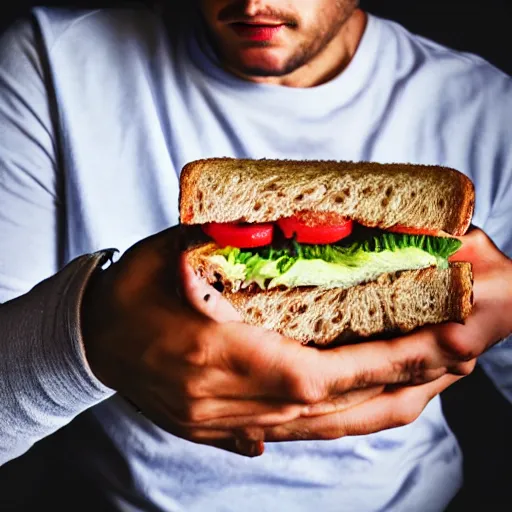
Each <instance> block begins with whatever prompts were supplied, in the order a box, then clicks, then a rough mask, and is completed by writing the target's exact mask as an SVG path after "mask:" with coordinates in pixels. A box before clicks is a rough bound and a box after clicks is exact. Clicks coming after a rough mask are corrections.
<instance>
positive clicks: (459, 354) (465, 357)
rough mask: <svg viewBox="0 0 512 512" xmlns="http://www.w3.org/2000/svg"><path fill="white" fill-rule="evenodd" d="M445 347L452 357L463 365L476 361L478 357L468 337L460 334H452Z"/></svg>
mask: <svg viewBox="0 0 512 512" xmlns="http://www.w3.org/2000/svg"><path fill="white" fill-rule="evenodd" d="M443 345H444V347H445V348H446V350H448V352H449V353H450V355H451V356H453V357H454V358H455V359H456V360H457V361H460V362H463V363H465V362H468V361H471V360H473V359H475V358H476V357H477V355H478V354H476V353H475V351H474V349H473V347H472V343H471V341H470V339H469V337H468V336H467V335H464V336H463V335H461V334H459V333H456V332H452V335H451V336H450V337H449V338H448V339H447V340H445V342H444V343H443Z"/></svg>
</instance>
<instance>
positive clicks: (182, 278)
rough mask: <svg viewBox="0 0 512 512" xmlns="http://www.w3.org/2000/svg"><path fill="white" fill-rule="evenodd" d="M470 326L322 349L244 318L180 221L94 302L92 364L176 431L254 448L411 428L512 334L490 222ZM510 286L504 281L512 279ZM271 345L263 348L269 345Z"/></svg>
mask: <svg viewBox="0 0 512 512" xmlns="http://www.w3.org/2000/svg"><path fill="white" fill-rule="evenodd" d="M461 239H462V241H463V243H464V248H463V250H461V251H460V253H458V254H457V259H459V260H465V261H471V262H472V263H473V265H474V277H475V286H474V293H475V307H474V312H473V313H472V315H471V316H470V318H469V319H468V321H467V323H466V325H459V324H445V325H438V326H434V327H431V328H424V329H421V330H419V331H417V332H415V333H413V334H409V335H407V336H404V337H401V338H396V339H394V340H392V341H381V342H380V341H372V342H368V343H360V344H357V345H350V346H345V347H340V348H336V349H332V350H317V349H315V348H311V347H305V346H302V345H301V344H299V343H297V342H296V341H294V340H290V339H286V338H283V337H281V336H280V335H278V334H276V333H272V332H269V331H265V330H263V329H261V328H257V327H253V326H249V325H246V324H243V323H241V322H240V321H239V318H238V314H237V313H236V312H235V311H234V310H233V309H232V307H231V305H230V304H229V303H228V302H227V301H225V300H224V299H223V298H222V296H221V295H220V294H219V293H218V292H217V291H216V290H215V289H213V288H212V287H210V286H208V285H207V284H205V283H204V282H203V281H201V280H200V279H199V278H198V277H197V276H196V275H195V274H194V272H193V271H192V270H191V269H190V268H189V267H187V266H186V265H185V263H184V262H183V260H182V259H181V257H180V247H181V246H182V238H181V231H180V228H172V229H170V230H167V231H164V232H162V233H160V234H158V235H154V236H153V237H150V238H148V239H146V240H143V241H141V242H139V243H138V244H136V245H135V246H134V247H133V248H131V249H130V250H129V251H128V252H127V253H125V254H124V255H123V257H122V258H121V259H120V260H119V261H118V262H117V263H115V264H114V265H112V266H111V267H110V268H109V269H107V270H106V271H103V272H101V273H99V274H97V275H96V277H95V278H94V280H93V281H92V282H91V283H90V285H89V287H88V289H87V290H86V294H85V297H84V302H83V309H82V324H83V336H84V344H85V349H86V355H87V358H88V361H89V364H90V367H91V369H92V371H93V373H94V374H95V375H96V376H97V377H98V378H99V379H100V380H101V381H102V382H103V383H104V384H106V385H107V386H110V387H111V388H113V389H115V390H117V391H119V392H120V393H121V394H122V395H124V396H126V397H127V398H128V399H129V400H130V401H131V402H133V403H135V404H137V406H138V407H139V408H140V409H141V410H142V412H143V413H144V414H145V415H146V416H147V417H148V418H150V419H152V420H153V421H155V422H156V423H157V424H158V425H159V426H161V427H162V428H164V429H166V430H167V431H169V432H171V433H173V434H175V435H177V436H180V437H182V438H184V439H188V440H191V441H194V442H198V443H205V444H210V445H214V446H217V447H219V448H223V449H226V450H230V451H235V452H238V453H241V454H244V455H248V456H255V455H260V454H261V453H262V452H263V442H264V441H290V440H297V439H301V440H304V439H334V438H339V437H342V436H346V435H361V434H367V433H370V432H376V431H379V430H383V429H387V428H393V427H397V426H401V425H406V424H409V423H411V422H412V421H414V420H415V419H416V418H417V417H418V416H419V414H420V413H421V412H422V410H423V409H424V408H425V406H426V405H427V404H428V402H429V401H430V400H431V399H432V398H433V397H434V396H436V395H437V394H438V393H440V392H441V391H443V390H444V389H445V388H446V387H448V386H449V385H451V384H453V383H454V382H456V381H457V380H459V379H460V378H461V377H462V376H464V375H468V374H469V373H471V371H472V370H473V368H474V366H475V363H476V357H478V356H479V355H480V354H481V353H483V352H484V351H485V350H487V349H488V348H489V347H491V346H492V345H493V344H494V343H496V342H497V341H498V340H500V339H502V338H504V337H506V336H508V335H509V334H510V333H512V319H511V317H510V314H509V312H510V310H511V308H512V297H511V296H510V290H511V289H512V261H511V260H510V259H509V258H507V257H506V256H504V255H503V254H502V253H501V252H500V251H499V250H498V249H497V248H496V247H495V246H494V245H493V243H492V242H491V241H490V239H489V238H488V237H487V236H486V235H485V234H484V233H483V232H482V231H480V230H478V229H475V230H473V231H472V232H471V233H470V234H468V235H466V236H464V237H461ZM505 285H507V286H505ZM262 347H263V348H262Z"/></svg>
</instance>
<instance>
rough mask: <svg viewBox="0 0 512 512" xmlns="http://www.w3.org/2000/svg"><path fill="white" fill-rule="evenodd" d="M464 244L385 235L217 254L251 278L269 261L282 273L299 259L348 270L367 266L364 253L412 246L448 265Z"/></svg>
mask: <svg viewBox="0 0 512 512" xmlns="http://www.w3.org/2000/svg"><path fill="white" fill-rule="evenodd" d="M461 246H462V242H460V240H457V239H456V238H449V237H436V236H428V235H409V234H396V233H383V234H380V235H378V236H373V237H371V238H370V239H368V240H364V241H357V242H353V243H352V244H350V245H338V244H330V245H306V244H299V243H297V242H295V241H294V242H292V244H291V246H290V247H286V248H280V249H275V248H273V247H265V248H263V249H238V248H236V247H225V248H223V249H220V250H219V251H218V252H217V253H216V254H220V255H223V256H224V257H225V258H226V259H227V261H228V262H229V263H230V264H232V265H235V264H237V263H242V264H244V265H245V266H246V275H247V276H248V277H249V276H251V275H254V274H256V273H257V272H258V270H259V269H260V268H261V267H263V266H264V265H266V264H267V263H269V262H274V263H275V264H276V268H277V270H278V271H279V273H280V274H284V273H285V272H287V271H288V270H289V269H290V268H291V266H292V265H293V264H294V263H295V262H296V261H298V260H313V259H319V260H323V261H326V262H327V263H339V264H342V265H345V266H348V267H351V266H353V267H358V266H361V264H364V260H365V254H368V253H378V252H382V251H392V252H395V251H400V250H402V249H407V248H409V247H414V248H417V249H420V250H422V251H424V252H427V253H429V254H431V255H432V256H435V257H436V258H437V259H438V263H439V265H440V266H443V267H445V266H447V259H448V258H449V257H450V256H451V255H453V254H455V253H456V252H457V251H458V250H459V249H460V247H461Z"/></svg>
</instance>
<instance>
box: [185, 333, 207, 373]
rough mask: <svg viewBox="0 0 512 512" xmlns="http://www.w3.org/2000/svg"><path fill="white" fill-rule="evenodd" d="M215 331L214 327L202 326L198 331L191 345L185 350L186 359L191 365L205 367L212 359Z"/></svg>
mask: <svg viewBox="0 0 512 512" xmlns="http://www.w3.org/2000/svg"><path fill="white" fill-rule="evenodd" d="M213 337H214V333H213V332H212V328H211V327H209V328H202V329H200V330H199V332H197V333H196V335H195V337H194V338H193V340H192V341H190V342H189V346H188V347H187V349H186V350H185V352H184V356H183V358H184V360H185V362H186V363H188V364H189V365H190V366H194V367H197V368H204V367H206V366H208V364H209V362H210V360H211V348H212V345H213V344H212V339H213Z"/></svg>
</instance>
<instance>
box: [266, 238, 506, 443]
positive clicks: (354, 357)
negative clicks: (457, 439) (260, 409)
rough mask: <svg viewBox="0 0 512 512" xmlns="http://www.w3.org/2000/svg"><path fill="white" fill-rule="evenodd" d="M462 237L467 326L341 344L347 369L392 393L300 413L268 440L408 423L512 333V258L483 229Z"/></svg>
mask: <svg viewBox="0 0 512 512" xmlns="http://www.w3.org/2000/svg"><path fill="white" fill-rule="evenodd" d="M461 240H462V241H463V243H464V245H463V247H462V249H461V250H460V251H459V252H458V253H457V254H456V257H454V258H453V259H454V260H458V261H470V262H471V263H472V264H473V274H474V308H473V312H472V314H471V315H470V317H469V318H468V319H467V321H466V324H465V325H460V324H455V323H449V324H444V325H438V326H434V327H431V328H424V329H421V330H419V331H418V332H416V333H414V334H410V335H408V336H404V337H401V338H397V339H395V340H392V341H382V342H369V343H362V344H360V345H352V346H347V347H341V348H339V349H336V350H335V351H334V352H336V353H337V355H338V357H339V365H340V372H343V373H344V374H345V376H347V373H348V374H351V375H353V376H358V380H357V384H358V385H359V386H363V387H364V386H375V385H379V384H385V385H387V386H386V390H385V391H384V392H383V393H382V394H380V395H378V396H376V397H374V398H372V399H370V400H368V401H366V402H364V403H362V404H360V405H357V406H355V407H352V408H350V409H347V410H345V411H341V412H333V410H334V407H333V406H332V405H330V404H329V403H320V404H318V405H313V406H312V407H311V408H310V410H309V412H306V411H303V413H302V417H301V418H298V419H296V420H293V421H291V422H289V423H287V424H284V425H278V426H275V427H272V428H267V429H265V431H264V433H263V434H261V435H262V437H264V438H265V440H267V441H285V440H290V439H302V440H303V439H334V438H339V437H343V436H346V435H362V434H369V433H372V432H376V431H380V430H383V429H388V428H392V427H397V426H402V425H407V424H409V423H411V422H412V421H414V420H415V419H416V418H417V417H418V416H419V415H420V414H421V412H422V411H423V409H424V408H425V406H426V405H427V404H428V402H429V401H430V400H431V399H432V398H433V397H434V396H436V395H437V394H439V393H440V392H441V391H443V390H444V389H446V388H447V387H448V386H450V385H451V384H453V383H454V382H456V381H457V380H459V379H460V378H462V376H465V375H468V374H469V373H470V372H471V371H472V370H473V368H474V366H475V364H476V358H477V357H478V356H479V355H481V354H482V353H483V352H485V351H486V350H487V349H488V348H490V347H491V346H493V345H494V344H495V343H497V342H498V341H500V340H502V339H504V338H506V337H508V336H509V335H511V334H512V314H511V313H512V261H511V260H510V259H509V258H507V257H506V256H505V255H503V254H502V253H501V252H500V251H499V250H498V249H497V248H496V246H495V245H494V244H493V243H492V242H491V240H490V239H489V238H488V237H487V236H486V235H485V234H484V232H483V231H481V230H479V229H474V230H472V231H471V232H470V233H469V234H468V235H466V236H464V237H461ZM326 355H327V354H326ZM332 361H334V359H329V360H328V358H326V360H325V361H324V362H322V363H320V364H322V365H330V364H332ZM350 363H351V365H352V369H351V370H350V369H349V367H350V366H351V365H350ZM308 416H309V417H308Z"/></svg>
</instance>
